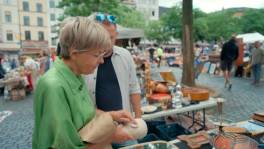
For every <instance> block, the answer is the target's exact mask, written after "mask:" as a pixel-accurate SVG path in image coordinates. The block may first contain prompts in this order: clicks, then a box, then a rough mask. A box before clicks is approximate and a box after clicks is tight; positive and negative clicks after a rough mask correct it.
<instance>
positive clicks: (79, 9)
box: [59, 0, 145, 28]
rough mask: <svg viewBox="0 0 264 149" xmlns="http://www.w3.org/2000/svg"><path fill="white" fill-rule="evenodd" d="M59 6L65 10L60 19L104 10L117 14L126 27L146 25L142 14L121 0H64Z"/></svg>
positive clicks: (104, 11) (120, 22)
mask: <svg viewBox="0 0 264 149" xmlns="http://www.w3.org/2000/svg"><path fill="white" fill-rule="evenodd" d="M59 7H60V8H63V10H64V15H63V16H62V17H61V18H60V20H63V19H64V18H65V17H67V16H89V15H90V14H92V13H93V12H103V13H109V14H112V15H115V16H117V23H118V24H120V25H123V26H125V27H137V28H143V27H144V25H145V23H144V19H143V17H142V15H141V14H140V13H139V12H137V11H135V10H132V9H130V8H128V7H126V6H125V5H123V4H122V3H121V2H120V0H107V1H106V0H62V1H61V2H60V3H59Z"/></svg>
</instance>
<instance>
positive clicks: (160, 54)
mask: <svg viewBox="0 0 264 149" xmlns="http://www.w3.org/2000/svg"><path fill="white" fill-rule="evenodd" d="M157 54H158V67H160V63H161V60H162V57H163V49H162V48H161V47H159V48H158V49H157Z"/></svg>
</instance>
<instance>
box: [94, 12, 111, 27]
mask: <svg viewBox="0 0 264 149" xmlns="http://www.w3.org/2000/svg"><path fill="white" fill-rule="evenodd" d="M95 18H96V21H98V22H103V21H105V20H106V21H108V22H109V23H112V24H116V17H115V16H113V15H107V14H103V13H98V14H96V17H95Z"/></svg>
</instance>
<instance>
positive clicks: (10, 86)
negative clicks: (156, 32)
mask: <svg viewBox="0 0 264 149" xmlns="http://www.w3.org/2000/svg"><path fill="white" fill-rule="evenodd" d="M28 84H29V83H28V79H27V77H26V76H25V75H24V69H22V68H18V69H14V70H11V71H10V72H8V73H7V74H6V75H5V77H4V78H3V79H0V86H1V87H4V88H5V91H4V98H5V99H11V100H20V99H24V98H25V96H26V87H27V86H28Z"/></svg>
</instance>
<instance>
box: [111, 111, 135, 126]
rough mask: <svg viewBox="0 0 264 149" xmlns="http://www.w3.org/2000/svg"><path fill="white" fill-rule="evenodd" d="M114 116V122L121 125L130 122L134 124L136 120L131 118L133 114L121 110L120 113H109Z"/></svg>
mask: <svg viewBox="0 0 264 149" xmlns="http://www.w3.org/2000/svg"><path fill="white" fill-rule="evenodd" d="M109 113H110V115H111V116H112V118H113V120H114V121H116V122H119V123H128V122H134V123H135V120H134V119H133V117H132V116H131V114H130V113H129V112H127V111H124V110H120V111H111V112H109Z"/></svg>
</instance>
